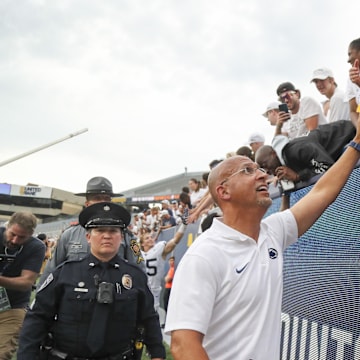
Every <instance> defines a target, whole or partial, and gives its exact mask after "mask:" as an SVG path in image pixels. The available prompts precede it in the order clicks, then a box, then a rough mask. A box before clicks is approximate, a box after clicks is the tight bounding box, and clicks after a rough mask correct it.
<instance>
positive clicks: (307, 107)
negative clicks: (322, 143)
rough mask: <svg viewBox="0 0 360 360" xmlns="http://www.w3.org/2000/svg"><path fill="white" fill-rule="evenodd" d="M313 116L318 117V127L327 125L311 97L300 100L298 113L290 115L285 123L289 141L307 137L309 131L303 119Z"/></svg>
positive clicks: (318, 106)
mask: <svg viewBox="0 0 360 360" xmlns="http://www.w3.org/2000/svg"><path fill="white" fill-rule="evenodd" d="M314 115H318V125H323V124H326V123H327V121H326V119H325V116H324V114H323V111H322V109H321V105H320V104H319V103H318V102H317V101H316V100H314V99H313V98H311V97H304V98H302V99H301V100H300V107H299V111H298V112H297V113H296V114H292V115H291V119H289V120H288V121H287V122H286V123H285V124H286V126H285V129H286V132H287V133H288V136H289V139H290V140H291V139H295V138H297V137H300V136H305V135H307V134H308V133H309V130H308V128H307V127H306V123H305V119H308V118H309V117H311V116H314ZM284 131H285V130H284Z"/></svg>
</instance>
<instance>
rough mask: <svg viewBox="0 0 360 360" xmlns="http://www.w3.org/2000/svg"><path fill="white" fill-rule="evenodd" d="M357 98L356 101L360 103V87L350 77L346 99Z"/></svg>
mask: <svg viewBox="0 0 360 360" xmlns="http://www.w3.org/2000/svg"><path fill="white" fill-rule="evenodd" d="M353 98H355V101H356V103H357V104H358V105H359V104H360V87H359V86H357V85H356V84H354V83H353V82H352V81H351V80H350V79H348V80H347V87H346V92H345V100H346V101H350V100H351V99H353Z"/></svg>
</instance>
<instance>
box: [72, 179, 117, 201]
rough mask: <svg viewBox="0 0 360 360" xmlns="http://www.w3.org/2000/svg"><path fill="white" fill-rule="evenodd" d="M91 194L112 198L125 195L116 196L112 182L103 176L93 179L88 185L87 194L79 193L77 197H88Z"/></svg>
mask: <svg viewBox="0 0 360 360" xmlns="http://www.w3.org/2000/svg"><path fill="white" fill-rule="evenodd" d="M89 194H107V195H110V196H123V194H114V193H113V188H112V184H111V182H110V181H109V180H108V179H106V178H104V177H102V176H96V177H93V178H91V179H90V180H89V181H88V183H87V185H86V192H84V193H77V194H75V195H76V196H86V195H89Z"/></svg>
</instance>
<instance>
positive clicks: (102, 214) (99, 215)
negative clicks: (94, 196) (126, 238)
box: [79, 202, 131, 229]
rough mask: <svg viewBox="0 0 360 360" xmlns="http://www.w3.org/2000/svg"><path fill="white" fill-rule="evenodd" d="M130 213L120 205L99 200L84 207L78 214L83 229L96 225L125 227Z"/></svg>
mask: <svg viewBox="0 0 360 360" xmlns="http://www.w3.org/2000/svg"><path fill="white" fill-rule="evenodd" d="M130 220H131V215H130V213H129V212H128V211H127V210H126V209H125V208H123V207H122V206H121V205H118V204H115V203H111V202H101V203H96V204H94V205H91V206H88V207H86V208H85V209H84V210H83V211H82V212H81V213H80V215H79V223H80V225H81V226H82V227H84V228H85V229H91V228H98V227H119V228H126V227H127V226H128V225H129V224H130Z"/></svg>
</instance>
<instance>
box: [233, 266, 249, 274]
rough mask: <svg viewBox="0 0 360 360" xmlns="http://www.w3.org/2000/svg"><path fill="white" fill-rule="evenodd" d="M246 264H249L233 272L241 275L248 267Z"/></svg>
mask: <svg viewBox="0 0 360 360" xmlns="http://www.w3.org/2000/svg"><path fill="white" fill-rule="evenodd" d="M248 264H249V263H247V264H246V265H245V266H244V267H242V268H241V269H238V268H235V271H236V272H237V273H238V274H240V273H242V272H243V271H244V270H245V269H246V267H247V266H248Z"/></svg>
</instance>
